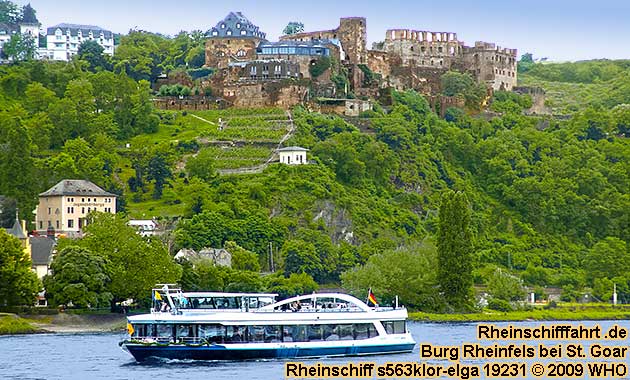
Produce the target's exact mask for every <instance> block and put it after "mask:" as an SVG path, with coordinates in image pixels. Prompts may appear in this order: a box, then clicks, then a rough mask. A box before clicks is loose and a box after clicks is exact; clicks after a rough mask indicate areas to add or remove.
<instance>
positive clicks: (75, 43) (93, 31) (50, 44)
mask: <svg viewBox="0 0 630 380" xmlns="http://www.w3.org/2000/svg"><path fill="white" fill-rule="evenodd" d="M84 41H96V42H98V44H99V45H101V46H102V47H103V49H104V51H103V53H105V54H109V55H114V33H112V32H110V31H109V30H105V29H103V28H101V27H99V26H94V25H78V24H66V23H62V24H58V25H55V26H51V27H49V28H47V29H46V45H47V46H46V48H47V50H48V55H47V58H48V59H54V60H58V61H68V60H70V58H71V57H72V56H73V55H75V54H77V52H78V51H79V45H81V43H82V42H84Z"/></svg>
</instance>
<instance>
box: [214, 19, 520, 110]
mask: <svg viewBox="0 0 630 380" xmlns="http://www.w3.org/2000/svg"><path fill="white" fill-rule="evenodd" d="M206 38H207V40H206V45H205V46H206V66H207V67H212V68H216V69H218V71H217V74H215V76H216V78H214V79H213V83H214V85H215V86H218V87H219V91H218V93H219V94H221V93H223V95H224V96H225V97H226V98H228V99H230V101H231V102H232V103H233V104H235V105H237V104H242V105H247V106H255V104H252V102H254V103H255V102H256V101H260V102H262V103H264V105H266V106H268V105H274V104H276V103H277V105H279V106H280V105H281V106H284V107H290V106H292V105H294V104H296V103H295V102H302V101H304V100H305V99H308V98H309V97H314V96H325V97H338V95H340V94H339V93H338V92H339V91H341V90H340V88H339V85H338V84H336V83H333V77H334V76H338V75H339V73H341V72H342V70H343V75H345V76H347V80H348V85H347V87H348V88H344V89H343V93H344V94H345V93H348V92H353V93H354V94H355V95H356V96H361V97H366V98H375V97H377V96H378V94H379V93H380V90H381V89H385V88H395V89H397V90H406V89H415V90H417V91H419V92H421V93H424V94H426V95H429V96H436V95H439V94H440V91H441V81H440V78H441V76H442V75H443V74H444V73H446V72H447V71H449V70H453V71H458V72H462V73H468V74H470V75H471V76H472V77H473V78H474V79H476V81H477V82H479V83H485V84H486V85H487V86H488V87H489V88H491V89H492V90H505V91H511V90H512V89H513V88H514V87H515V86H516V83H517V68H516V67H517V66H516V61H517V51H516V49H507V48H502V47H499V46H496V45H495V44H493V43H488V42H479V41H478V42H475V44H474V46H466V45H465V44H464V42H463V41H461V40H459V39H458V37H457V34H456V33H452V32H431V31H422V30H410V29H390V30H388V31H387V32H386V34H385V39H384V40H383V41H382V42H380V43H376V44H374V45H373V48H372V49H368V48H367V21H366V19H365V18H364V17H344V18H341V19H340V20H339V26H338V27H337V28H335V29H329V30H320V31H314V32H302V33H296V34H291V35H284V36H281V37H280V39H279V41H276V42H270V41H267V40H266V35H265V33H263V32H262V31H260V30H259V28H258V27H257V26H256V25H254V24H253V23H252V22H251V21H249V20H248V19H247V18H246V17H245V16H244V15H243V14H242V13H240V12H231V13H230V14H228V15H227V16H226V17H225V18H224V19H223V20H221V21H219V22H218V23H217V24H216V26H215V27H213V28H212V29H210V30H208V32H207V33H206ZM322 59H327V60H330V62H332V64H331V65H330V67H328V68H326V70H324V71H323V72H321V73H319V72H318V73H317V76H316V77H313V76H312V75H311V69H312V67H313V66H315V65H317V64H318V63H319V62H320V61H321V60H322ZM271 82H275V83H276V84H273V85H271V84H269V83H271ZM241 87H242V88H247V91H241V90H239V88H241ZM284 87H287V89H286V90H283V88H284ZM270 89H272V90H270ZM213 90H214V88H213ZM256 91H258V92H260V93H257V92H256ZM270 91H271V93H273V94H274V96H273V98H274V99H277V101H272V102H270V99H266V100H265V93H269V92H270ZM312 92H315V93H312ZM241 94H242V95H243V96H247V97H248V99H247V101H245V100H239V99H238V98H239V97H240V95H241ZM283 94H286V96H283ZM344 94H342V95H344ZM288 96H294V97H295V98H294V99H293V100H291V99H289V98H287V97H288ZM344 96H345V95H344ZM272 100H273V99H272Z"/></svg>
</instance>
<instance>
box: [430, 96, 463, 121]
mask: <svg viewBox="0 0 630 380" xmlns="http://www.w3.org/2000/svg"><path fill="white" fill-rule="evenodd" d="M427 100H428V101H429V106H430V107H431V109H432V110H433V111H434V112H437V113H439V114H440V116H441V117H444V115H445V114H446V110H447V109H449V108H451V107H455V108H464V107H465V105H466V100H465V99H464V98H462V97H460V96H445V95H433V96H429V97H428V98H427Z"/></svg>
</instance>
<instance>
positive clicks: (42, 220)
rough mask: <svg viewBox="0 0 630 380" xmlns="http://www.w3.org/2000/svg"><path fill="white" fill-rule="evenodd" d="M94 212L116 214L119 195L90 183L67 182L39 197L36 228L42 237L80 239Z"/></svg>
mask: <svg viewBox="0 0 630 380" xmlns="http://www.w3.org/2000/svg"><path fill="white" fill-rule="evenodd" d="M91 211H100V212H109V213H112V214H115V213H116V195H115V194H112V193H109V192H107V191H105V190H103V189H101V188H100V187H98V186H96V185H95V184H93V183H92V182H90V181H86V180H75V179H65V180H63V181H61V182H59V183H58V184H56V185H55V186H53V187H51V188H50V189H48V190H47V191H45V192H43V193H41V194H39V204H38V205H37V210H36V215H35V225H36V227H35V229H36V230H37V232H38V233H39V234H40V235H47V234H50V231H51V230H52V231H54V232H55V234H62V235H66V236H67V237H78V236H80V235H81V232H82V229H83V227H85V225H86V220H87V219H86V218H87V215H88V213H90V212H91Z"/></svg>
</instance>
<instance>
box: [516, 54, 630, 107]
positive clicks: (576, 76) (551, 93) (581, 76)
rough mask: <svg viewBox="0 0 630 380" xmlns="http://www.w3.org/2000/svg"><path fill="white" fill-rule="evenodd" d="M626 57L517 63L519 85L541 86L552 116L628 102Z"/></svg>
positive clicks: (629, 66) (629, 84) (629, 83)
mask: <svg viewBox="0 0 630 380" xmlns="http://www.w3.org/2000/svg"><path fill="white" fill-rule="evenodd" d="M628 78H630V60H592V61H579V62H572V63H536V64H534V63H525V64H524V63H522V62H521V63H519V85H521V86H537V87H542V88H543V89H545V91H546V92H547V104H548V105H549V106H550V107H551V108H552V110H553V113H554V114H556V115H568V114H573V113H575V112H577V111H579V110H582V109H584V108H586V107H589V106H595V107H604V108H613V107H614V106H616V105H618V104H628V103H630V80H629V79H628Z"/></svg>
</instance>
